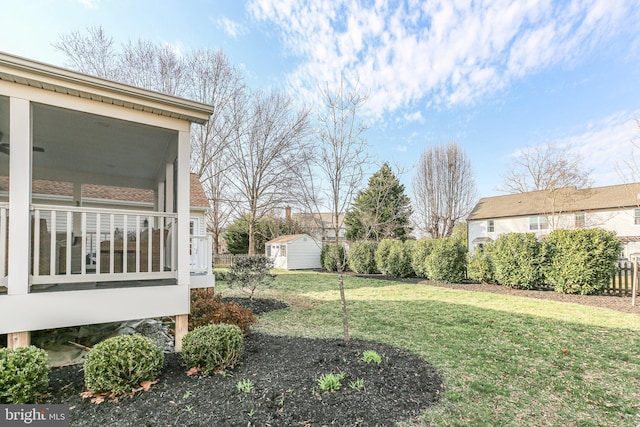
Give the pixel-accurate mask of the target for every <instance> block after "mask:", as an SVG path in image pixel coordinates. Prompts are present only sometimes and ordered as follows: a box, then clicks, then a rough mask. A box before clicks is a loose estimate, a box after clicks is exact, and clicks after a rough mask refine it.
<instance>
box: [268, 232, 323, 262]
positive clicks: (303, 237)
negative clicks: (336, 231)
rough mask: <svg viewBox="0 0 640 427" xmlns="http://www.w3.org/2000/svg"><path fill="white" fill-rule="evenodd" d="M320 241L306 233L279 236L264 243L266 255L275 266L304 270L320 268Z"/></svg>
mask: <svg viewBox="0 0 640 427" xmlns="http://www.w3.org/2000/svg"><path fill="white" fill-rule="evenodd" d="M321 250H322V242H320V241H319V240H317V239H315V238H313V237H311V236H310V235H308V234H290V235H286V236H280V237H277V238H275V239H273V240H270V241H268V242H267V243H266V244H265V251H266V255H267V257H268V258H269V259H271V261H273V266H274V267H275V268H281V269H284V270H305V269H313V268H320V267H321V266H320V251H321Z"/></svg>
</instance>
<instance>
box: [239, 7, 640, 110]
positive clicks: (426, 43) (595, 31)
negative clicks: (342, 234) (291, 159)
mask: <svg viewBox="0 0 640 427" xmlns="http://www.w3.org/2000/svg"><path fill="white" fill-rule="evenodd" d="M248 10H249V13H250V14H252V15H253V17H254V18H256V19H257V20H260V21H265V22H269V23H270V24H272V25H273V26H274V27H275V28H277V29H278V30H279V32H280V34H281V36H282V39H283V42H284V44H285V46H286V47H287V49H289V50H290V51H291V52H292V53H293V54H294V55H296V56H298V57H299V58H300V59H301V63H300V64H299V65H298V67H297V68H296V69H295V70H294V71H293V72H292V73H291V75H290V76H289V81H290V83H291V85H292V86H293V87H294V89H295V90H297V91H298V92H299V93H300V92H302V93H307V95H306V96H305V99H310V98H313V96H314V92H315V91H316V89H317V87H318V83H319V82H329V83H331V84H335V83H336V82H337V81H339V79H340V75H341V74H344V75H346V76H351V77H354V76H357V78H358V79H359V81H360V83H361V85H362V86H363V87H364V88H366V89H367V90H368V91H369V101H368V103H367V107H368V108H369V109H370V113H371V114H373V115H375V116H378V117H379V116H380V115H382V114H384V113H385V112H393V111H396V110H397V109H401V108H406V107H408V106H410V105H415V103H416V102H420V103H427V102H428V103H429V104H430V105H434V106H442V105H472V104H474V103H475V102H477V101H478V100H479V99H481V98H482V97H484V96H487V95H490V94H492V93H495V92H496V91H500V90H503V89H504V88H506V87H508V85H509V84H511V82H512V81H514V80H515V79H519V78H522V77H523V76H526V75H529V74H532V73H536V72H540V71H541V70H544V69H548V68H550V67H553V66H555V65H559V64H569V65H570V64H573V63H576V62H579V61H580V60H581V59H582V58H584V55H585V54H586V53H588V52H589V51H590V50H592V49H594V48H596V47H598V46H603V45H604V43H606V42H607V41H608V40H610V39H612V38H613V37H615V35H616V34H619V33H620V32H622V31H624V28H630V27H631V26H633V25H635V22H636V21H637V20H638V19H640V8H637V7H635V6H634V0H619V1H615V2H611V1H609V0H574V1H572V2H570V3H569V4H567V2H565V1H554V0H517V1H510V0H479V1H477V2H451V1H450V0H433V1H428V2H419V1H409V2H405V1H402V0H393V1H389V2H387V1H384V0H375V1H373V2H362V1H356V0H298V1H296V0H286V1H282V0H252V1H251V2H250V3H249V5H248ZM631 43H633V41H632V42H631Z"/></svg>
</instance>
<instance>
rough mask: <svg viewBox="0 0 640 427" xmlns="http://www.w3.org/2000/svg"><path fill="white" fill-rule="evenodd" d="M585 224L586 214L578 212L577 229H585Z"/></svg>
mask: <svg viewBox="0 0 640 427" xmlns="http://www.w3.org/2000/svg"><path fill="white" fill-rule="evenodd" d="M585 224H586V222H585V214H584V212H577V213H576V216H575V227H576V228H584V226H585Z"/></svg>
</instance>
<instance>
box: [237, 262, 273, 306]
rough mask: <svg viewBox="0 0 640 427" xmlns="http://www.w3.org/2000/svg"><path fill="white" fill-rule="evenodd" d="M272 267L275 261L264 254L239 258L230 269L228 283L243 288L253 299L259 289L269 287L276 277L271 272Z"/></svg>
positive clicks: (250, 298)
mask: <svg viewBox="0 0 640 427" xmlns="http://www.w3.org/2000/svg"><path fill="white" fill-rule="evenodd" d="M272 267H273V263H272V262H271V260H270V259H269V258H267V257H266V256H264V255H258V256H250V257H246V258H239V259H238V260H237V261H236V262H235V264H234V265H233V266H232V267H231V268H230V269H229V273H228V274H227V280H228V283H227V285H228V286H229V287H230V288H233V287H239V288H241V289H242V290H244V291H245V292H247V293H248V294H249V300H253V294H254V293H255V292H256V290H257V289H262V288H268V287H269V286H270V285H271V282H273V279H275V277H276V276H275V274H270V273H269V270H270V269H271V268H272Z"/></svg>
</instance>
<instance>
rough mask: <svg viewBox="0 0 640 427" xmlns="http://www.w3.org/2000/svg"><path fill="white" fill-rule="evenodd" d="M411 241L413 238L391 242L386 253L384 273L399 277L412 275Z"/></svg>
mask: <svg viewBox="0 0 640 427" xmlns="http://www.w3.org/2000/svg"><path fill="white" fill-rule="evenodd" d="M413 243H414V242H413V240H407V241H405V242H401V241H400V240H395V241H394V242H393V244H391V246H390V247H389V254H388V255H387V271H386V274H389V275H391V276H393V277H399V278H403V277H409V276H412V275H413V268H411V248H412V247H413Z"/></svg>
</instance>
